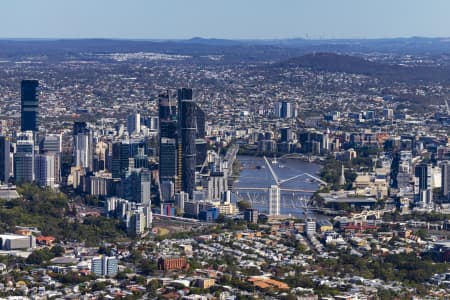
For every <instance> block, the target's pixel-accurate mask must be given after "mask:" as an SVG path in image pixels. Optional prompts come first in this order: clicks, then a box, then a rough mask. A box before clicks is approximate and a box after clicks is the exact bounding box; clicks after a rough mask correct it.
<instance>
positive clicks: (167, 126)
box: [158, 91, 181, 189]
mask: <svg viewBox="0 0 450 300" xmlns="http://www.w3.org/2000/svg"><path fill="white" fill-rule="evenodd" d="M158 109H159V112H158V113H159V179H160V182H163V181H164V180H169V181H172V182H173V183H174V184H175V181H176V178H177V174H178V173H177V165H178V141H177V127H178V125H177V114H176V113H177V106H176V102H175V101H172V99H171V97H170V92H169V91H167V92H166V93H163V94H160V95H159V107H158ZM179 182H180V181H179V180H178V183H179ZM178 189H181V185H180V184H179V186H178Z"/></svg>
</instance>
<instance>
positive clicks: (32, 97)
mask: <svg viewBox="0 0 450 300" xmlns="http://www.w3.org/2000/svg"><path fill="white" fill-rule="evenodd" d="M38 88H39V82H38V81H37V80H22V83H21V112H22V113H21V123H20V124H21V129H22V131H28V130H30V131H38V129H39V119H38V118H39V99H38V94H39V89H38Z"/></svg>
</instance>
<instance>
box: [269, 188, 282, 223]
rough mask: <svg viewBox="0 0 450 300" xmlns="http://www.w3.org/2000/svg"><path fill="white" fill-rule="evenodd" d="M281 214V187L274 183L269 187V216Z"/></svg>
mask: <svg viewBox="0 0 450 300" xmlns="http://www.w3.org/2000/svg"><path fill="white" fill-rule="evenodd" d="M279 215H280V187H279V186H277V185H272V186H271V187H270V188H269V216H279Z"/></svg>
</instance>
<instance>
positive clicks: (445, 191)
mask: <svg viewBox="0 0 450 300" xmlns="http://www.w3.org/2000/svg"><path fill="white" fill-rule="evenodd" d="M441 170H442V182H441V184H442V195H443V196H444V197H445V198H447V199H449V196H450V161H444V162H443V163H442V166H441Z"/></svg>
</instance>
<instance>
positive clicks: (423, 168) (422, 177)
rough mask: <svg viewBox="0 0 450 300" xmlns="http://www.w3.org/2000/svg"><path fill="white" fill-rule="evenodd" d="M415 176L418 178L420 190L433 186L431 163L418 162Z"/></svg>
mask: <svg viewBox="0 0 450 300" xmlns="http://www.w3.org/2000/svg"><path fill="white" fill-rule="evenodd" d="M415 176H416V177H417V178H418V188H419V190H427V189H430V188H431V176H432V166H431V164H418V165H417V166H416V168H415Z"/></svg>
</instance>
